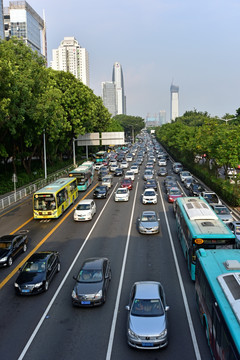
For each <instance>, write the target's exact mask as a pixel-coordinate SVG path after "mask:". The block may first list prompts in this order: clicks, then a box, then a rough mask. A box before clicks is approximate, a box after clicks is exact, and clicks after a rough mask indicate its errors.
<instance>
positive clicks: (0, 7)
mask: <svg viewBox="0 0 240 360" xmlns="http://www.w3.org/2000/svg"><path fill="white" fill-rule="evenodd" d="M0 39H4V22H3V0H0Z"/></svg>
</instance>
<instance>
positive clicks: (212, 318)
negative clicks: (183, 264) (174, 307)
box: [195, 249, 240, 360]
mask: <svg viewBox="0 0 240 360" xmlns="http://www.w3.org/2000/svg"><path fill="white" fill-rule="evenodd" d="M195 291H196V301H197V307H198V311H199V314H200V318H201V322H202V325H203V327H204V331H205V334H206V337H207V341H208V344H209V346H210V349H211V352H212V356H213V358H214V359H215V360H240V250H238V249H215V250H205V249H200V250H198V251H197V252H196V282H195Z"/></svg>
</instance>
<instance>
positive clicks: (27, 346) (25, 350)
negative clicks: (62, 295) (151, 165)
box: [18, 184, 117, 360]
mask: <svg viewBox="0 0 240 360" xmlns="http://www.w3.org/2000/svg"><path fill="white" fill-rule="evenodd" d="M116 187H117V184H116V185H115V187H114V189H113V191H112V192H111V194H110V196H109V198H108V199H107V201H106V203H105V204H104V206H103V208H102V210H101V212H100V214H99V215H98V217H97V219H96V221H95V223H94V224H93V226H92V228H91V230H90V231H89V233H88V235H87V237H86V239H85V240H84V242H83V244H82V246H81V248H80V249H79V251H78V253H77V255H76V256H75V258H74V260H73V262H72V264H71V266H70V267H69V269H68V271H67V272H66V274H65V276H64V278H63V279H62V281H61V283H60V285H59V287H58V288H57V290H56V292H55V294H54V296H53V297H52V300H51V301H50V302H49V304H48V306H47V308H46V310H45V311H44V313H43V315H42V317H41V319H40V320H39V322H38V324H37V326H36V327H35V329H34V331H33V333H32V335H31V337H30V338H29V340H28V342H27V344H26V345H25V347H24V349H23V351H22V352H21V354H20V356H19V358H18V360H22V359H23V358H24V356H25V355H26V353H27V351H28V349H29V347H30V346H31V344H32V342H33V340H34V338H35V336H36V335H37V333H38V330H39V329H40V327H41V325H42V323H43V321H44V320H45V318H47V315H48V313H49V311H50V309H51V307H52V305H53V303H54V301H55V300H56V298H57V296H58V294H59V292H60V290H61V289H62V287H63V285H64V284H65V282H66V280H67V278H68V276H69V274H70V272H71V270H72V268H73V266H74V265H75V263H76V261H77V259H78V257H79V256H80V254H81V252H82V251H83V249H84V247H85V245H86V243H87V241H88V240H89V238H90V236H91V234H92V232H93V230H94V228H95V226H96V225H97V223H98V221H99V219H100V217H101V215H102V213H103V211H104V210H105V208H106V206H107V204H108V202H109V201H110V199H111V197H112V194H113V193H114V190H115V188H116Z"/></svg>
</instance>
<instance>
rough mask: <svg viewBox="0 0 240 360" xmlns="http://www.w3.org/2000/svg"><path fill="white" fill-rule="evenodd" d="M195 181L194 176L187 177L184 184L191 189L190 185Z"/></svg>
mask: <svg viewBox="0 0 240 360" xmlns="http://www.w3.org/2000/svg"><path fill="white" fill-rule="evenodd" d="M193 182H194V179H193V177H189V178H186V179H184V182H183V183H184V186H185V188H186V189H189V188H190V185H191V184H192V183H193Z"/></svg>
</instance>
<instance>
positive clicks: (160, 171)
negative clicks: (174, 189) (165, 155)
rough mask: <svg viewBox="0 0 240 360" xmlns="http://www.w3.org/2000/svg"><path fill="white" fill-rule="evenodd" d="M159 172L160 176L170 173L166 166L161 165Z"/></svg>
mask: <svg viewBox="0 0 240 360" xmlns="http://www.w3.org/2000/svg"><path fill="white" fill-rule="evenodd" d="M157 174H158V176H166V175H167V174H168V172H167V168H166V167H165V166H163V167H160V168H159V170H158V173H157Z"/></svg>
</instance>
